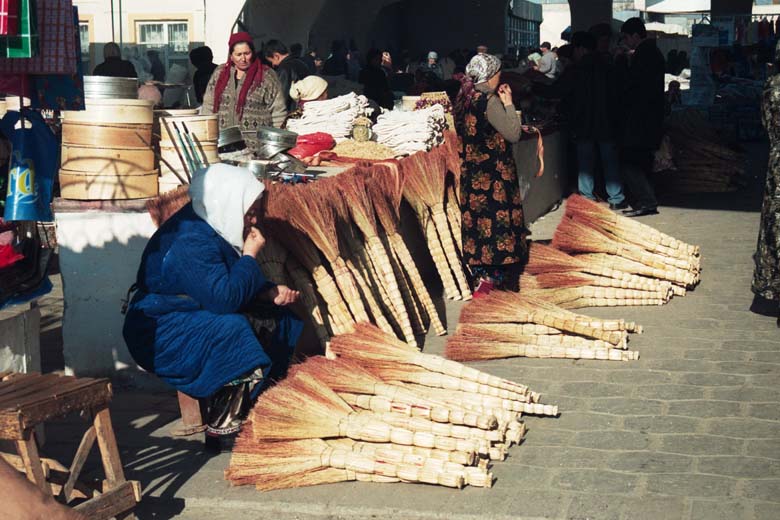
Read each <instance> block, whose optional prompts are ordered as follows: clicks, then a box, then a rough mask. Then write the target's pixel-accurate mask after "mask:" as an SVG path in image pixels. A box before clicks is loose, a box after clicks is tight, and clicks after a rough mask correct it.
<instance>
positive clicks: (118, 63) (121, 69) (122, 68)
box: [92, 42, 138, 78]
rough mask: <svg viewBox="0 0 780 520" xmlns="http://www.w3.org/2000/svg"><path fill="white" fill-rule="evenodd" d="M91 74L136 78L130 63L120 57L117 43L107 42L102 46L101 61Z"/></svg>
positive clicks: (136, 75)
mask: <svg viewBox="0 0 780 520" xmlns="http://www.w3.org/2000/svg"><path fill="white" fill-rule="evenodd" d="M92 75H93V76H111V77H114V78H137V77H138V74H137V73H136V71H135V67H134V66H133V64H132V63H130V62H129V61H127V60H123V59H122V55H121V52H120V50H119V45H117V44H116V43H114V42H109V43H107V44H105V46H103V63H101V64H100V65H98V66H97V67H95V70H94V71H92Z"/></svg>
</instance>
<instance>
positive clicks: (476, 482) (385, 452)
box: [328, 439, 493, 487]
mask: <svg viewBox="0 0 780 520" xmlns="http://www.w3.org/2000/svg"><path fill="white" fill-rule="evenodd" d="M328 445H329V446H331V447H333V448H337V449H343V450H349V451H352V452H353V453H357V454H358V455H362V456H365V457H367V458H370V459H374V460H380V461H382V462H387V463H390V464H408V465H410V466H422V467H425V468H428V469H432V470H437V471H446V472H450V473H456V474H458V473H459V474H461V475H462V476H463V479H464V481H465V483H466V485H468V486H474V487H492V485H493V474H492V473H490V472H488V471H487V470H486V469H483V468H475V467H468V466H465V465H463V464H458V463H455V462H450V461H447V460H441V459H431V458H429V457H424V456H422V455H419V454H415V453H408V452H405V451H399V450H394V449H392V448H388V447H386V446H380V445H376V444H368V443H365V442H355V441H352V440H350V439H334V440H331V441H328Z"/></svg>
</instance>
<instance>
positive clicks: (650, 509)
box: [623, 496, 687, 520]
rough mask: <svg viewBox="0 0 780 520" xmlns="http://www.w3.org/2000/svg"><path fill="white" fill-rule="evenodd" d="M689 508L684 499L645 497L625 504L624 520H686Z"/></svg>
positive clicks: (627, 501)
mask: <svg viewBox="0 0 780 520" xmlns="http://www.w3.org/2000/svg"><path fill="white" fill-rule="evenodd" d="M686 510H687V506H686V504H685V500H684V499H683V498H678V497H669V496H666V497H652V496H643V497H640V498H637V499H630V500H626V501H625V502H624V510H623V519H624V520H660V519H662V518H669V519H676V518H685V516H686Z"/></svg>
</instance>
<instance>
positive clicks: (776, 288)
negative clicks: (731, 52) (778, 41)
mask: <svg viewBox="0 0 780 520" xmlns="http://www.w3.org/2000/svg"><path fill="white" fill-rule="evenodd" d="M762 109H763V118H764V127H765V128H766V130H767V132H768V133H769V143H770V149H769V171H768V172H767V176H766V188H765V190H764V205H763V208H762V210H761V227H760V229H759V232H758V248H757V250H756V254H755V257H754V259H755V262H756V270H755V272H754V274H753V292H754V293H755V294H757V295H759V296H761V297H763V298H766V299H767V300H774V301H776V302H780V75H776V76H773V77H772V78H770V79H769V80H768V81H767V84H766V87H765V88H764V100H763V103H762Z"/></svg>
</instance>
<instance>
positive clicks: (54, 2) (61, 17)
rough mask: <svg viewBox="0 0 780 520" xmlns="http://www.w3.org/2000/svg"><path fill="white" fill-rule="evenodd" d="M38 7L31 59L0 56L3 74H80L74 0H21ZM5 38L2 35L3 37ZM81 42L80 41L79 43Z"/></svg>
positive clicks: (35, 12)
mask: <svg viewBox="0 0 780 520" xmlns="http://www.w3.org/2000/svg"><path fill="white" fill-rule="evenodd" d="M27 1H30V2H32V5H33V6H34V7H35V8H36V9H34V10H33V13H34V14H35V15H36V16H35V19H36V22H37V24H36V25H35V27H36V28H37V31H33V32H35V33H36V35H35V39H36V43H37V46H36V50H38V49H39V50H40V52H36V53H35V54H33V55H32V56H28V57H27V59H2V58H0V74H2V73H6V74H66V75H73V74H76V61H77V59H78V58H77V52H76V46H77V42H76V40H75V38H74V31H76V30H77V29H76V27H77V26H76V25H74V22H73V1H72V0H21V2H27ZM0 40H2V37H0ZM78 45H80V44H78ZM8 57H9V58H10V56H8Z"/></svg>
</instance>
